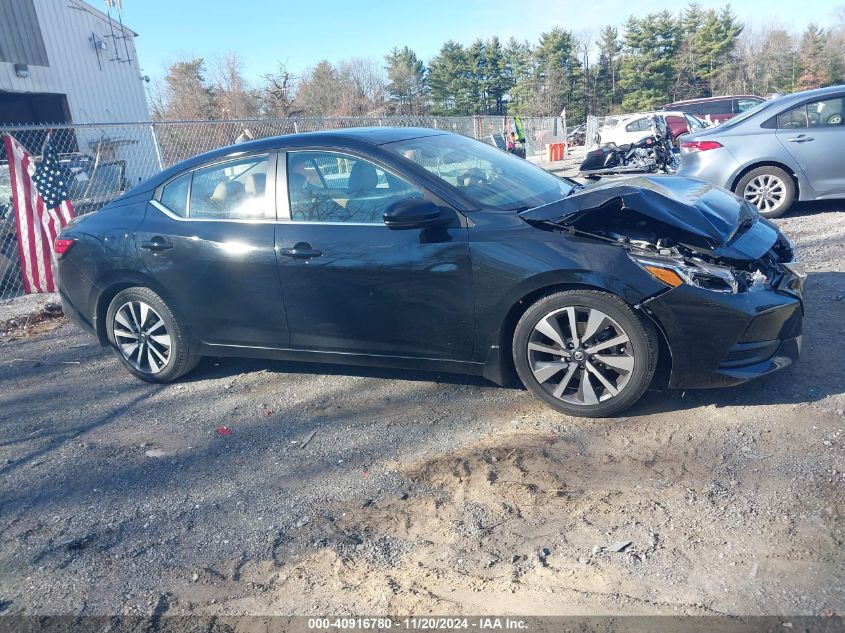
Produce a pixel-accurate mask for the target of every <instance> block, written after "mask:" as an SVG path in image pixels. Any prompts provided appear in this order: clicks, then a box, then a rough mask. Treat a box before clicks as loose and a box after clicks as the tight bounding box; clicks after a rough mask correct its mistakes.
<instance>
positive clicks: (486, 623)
mask: <svg viewBox="0 0 845 633" xmlns="http://www.w3.org/2000/svg"><path fill="white" fill-rule="evenodd" d="M308 629H309V630H312V631H332V630H345V631H366V630H370V631H387V630H405V631H453V630H454V631H456V630H473V629H475V630H478V631H520V630H521V631H524V630H527V629H528V623H527V622H526V621H525V620H522V619H519V618H504V617H478V618H463V617H458V618H449V617H419V618H415V617H411V618H401V619H396V620H394V619H392V618H385V617H381V618H376V617H374V618H365V617H346V618H309V619H308Z"/></svg>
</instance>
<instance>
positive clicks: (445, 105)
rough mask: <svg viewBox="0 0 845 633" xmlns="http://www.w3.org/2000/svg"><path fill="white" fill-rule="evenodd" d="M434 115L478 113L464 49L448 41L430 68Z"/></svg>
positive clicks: (429, 81)
mask: <svg viewBox="0 0 845 633" xmlns="http://www.w3.org/2000/svg"><path fill="white" fill-rule="evenodd" d="M428 84H429V89H430V95H431V103H432V106H431V111H432V113H434V114H441V115H447V116H448V115H454V116H458V115H468V114H473V113H474V111H475V107H474V106H475V104H474V102H473V99H472V92H473V86H472V68H471V65H470V61H469V57H468V55H467V52H466V50H465V49H464V47H463V46H461V45H460V44H458V43H457V42H455V41H454V40H449V41H447V42H446V43H445V44H443V46H442V47H441V49H440V52H439V53H438V54H437V56H436V57H435V58H434V59H432V60H431V63H430V64H429V79H428Z"/></svg>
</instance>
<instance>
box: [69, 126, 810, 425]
mask: <svg viewBox="0 0 845 633" xmlns="http://www.w3.org/2000/svg"><path fill="white" fill-rule="evenodd" d="M56 246H57V248H56V250H57V252H58V253H59V260H58V271H59V277H60V284H59V285H60V291H61V294H62V299H63V302H64V306H65V311H66V312H67V313H68V314H69V315H71V316H72V317H73V318H75V319H76V320H77V321H78V322H79V323H80V324H82V325H83V326H84V327H86V328H88V329H90V330H92V331H93V332H94V333H96V335H97V336H98V337H99V340H100V342H101V343H102V344H103V345H110V346H111V347H112V348H114V350H115V353H116V355H117V357H118V358H119V359H120V361H121V362H122V363H123V364H124V365H125V366H126V368H127V369H128V370H129V371H130V372H131V373H133V374H134V375H135V376H137V377H139V378H141V379H143V380H147V381H152V382H169V381H172V380H175V379H176V378H178V377H179V376H181V375H183V374H185V373H186V372H188V371H190V370H191V369H193V368H194V367H195V366H196V364H197V362H198V361H199V359H200V357H201V356H205V355H209V356H252V357H262V358H276V359H288V360H310V361H320V362H332V363H345V364H356V365H379V366H387V367H408V368H421V369H430V370H438V371H451V372H460V373H466V374H476V375H483V376H485V377H487V378H489V379H490V380H492V381H493V382H495V383H498V384H505V383H506V382H508V381H509V380H510V378H511V377H512V375H513V374H512V369H513V368H514V367H515V369H516V372H517V373H518V375H519V377H520V378H521V380H522V382H523V383H524V384H525V385H526V386H527V387H528V388H529V389H530V390H531V391H533V392H534V393H535V394H536V395H537V396H538V397H540V398H541V399H543V400H544V401H545V402H547V403H548V404H549V405H551V406H552V407H554V408H556V409H558V410H560V411H563V412H566V413H570V414H577V415H588V416H603V415H610V414H612V413H614V412H617V411H620V410H621V409H623V408H625V407H627V406H629V405H631V404H632V403H633V402H635V401H636V400H637V399H638V398H639V397H640V396H641V395H642V394H643V392H644V391H645V390H646V388H647V387H648V386H649V384H650V383H651V381H652V378H653V376H654V375H655V370H656V368H657V367H658V365H659V364H660V365H663V366H665V367H666V370H667V371H668V380H669V384H670V386H672V387H677V388H691V387H711V386H718V385H735V384H738V383H741V382H744V381H746V380H748V379H750V378H754V377H756V376H761V375H763V374H767V373H769V372H771V371H774V370H776V369H779V368H782V367H784V366H786V365H788V364H790V363H791V362H792V361H793V360H795V359H796V358H797V357H798V352H799V347H800V340H801V324H802V315H803V304H802V299H801V286H802V280H803V276H802V273H801V271H800V269H799V268H798V266H797V265H796V264H795V263H794V262H793V254H792V248H791V246H790V243H789V242H788V240H787V239H786V238H785V237H784V236H783V235H782V234H781V232H780V231H779V230H778V229H777V228H776V227H775V226H774V225H773V224H771V223H769V222H768V221H767V220H764V219H761V218H759V217H758V215H757V212H756V210H755V209H754V207H753V206H752V205H751V204H749V203H747V202H743V201H741V200H739V199H738V198H736V197H735V196H734V195H733V194H731V193H728V192H726V191H724V190H723V189H720V188H718V187H714V186H712V185H708V184H705V183H702V182H699V181H695V180H691V179H686V178H677V177H657V176H653V177H638V178H633V179H629V180H620V181H614V182H606V183H605V182H603V183H601V184H598V185H594V186H589V187H583V186H581V185H578V184H576V183H575V182H573V181H569V180H565V179H560V178H557V177H555V176H553V175H551V174H549V173H547V172H545V171H543V170H541V169H539V168H538V167H535V166H533V165H531V164H530V163H528V162H526V161H523V160H520V159H517V158H515V157H513V156H510V155H508V154H506V153H504V152H501V151H499V150H497V149H496V148H495V147H492V146H490V145H486V144H484V143H481V142H478V141H475V140H471V139H468V138H464V137H461V136H456V135H454V134H449V133H444V132H439V131H436V130H429V129H413V128H404V129H392V128H374V129H353V130H343V131H332V132H316V133H309V134H300V135H293V136H286V137H278V138H270V139H264V140H260V141H253V142H250V143H244V144H240V145H237V146H234V147H227V148H223V149H220V150H217V151H214V152H210V153H208V154H203V155H201V156H197V157H196V158H193V159H191V160H188V161H186V162H184V163H181V164H179V165H177V166H175V167H172V168H170V169H168V170H166V171H164V172H163V173H161V174H160V175H158V176H156V177H154V178H152V179H150V180H149V181H147V182H145V183H142V184H140V185H138V186H137V187H135V188H133V189H132V190H131V191H130V192H129V193H127V194H126V195H124V196H123V197H121V198H120V199H118V200H115V201H114V202H112V203H111V204H109V205H107V206H106V207H105V208H103V209H102V210H101V211H99V212H96V213H92V214H90V215H87V216H83V217H81V218H78V219H77V220H75V221H74V222H73V223H72V224H71V225H70V226H68V227H67V228H66V229H65V230H64V231H63V232H62V234H61V235H60V236H59V239H58V240H57V245H56Z"/></svg>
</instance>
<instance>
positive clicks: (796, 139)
mask: <svg viewBox="0 0 845 633" xmlns="http://www.w3.org/2000/svg"><path fill="white" fill-rule="evenodd" d="M843 106H845V86H832V87H830V88H820V89H818V90H807V91H805V92H797V93H795V94H791V95H786V96H783V97H779V98H777V99H774V100H772V101H764V102H763V103H761V104H760V105H758V106H757V107H755V108H752V109H751V110H748V111H746V112H743V113H742V114H740V115H739V116H737V117H735V118H733V119H731V120H729V121H727V122H725V123H723V124H722V125H720V126H718V127H715V128H708V129H706V130H704V131H702V132H698V133H696V134H692V135H689V136H685V137H683V139H682V142H681V155H682V162H681V168H680V170H679V171H678V174H679V175H681V176H690V177H692V178H699V179H701V180H706V181H707V182H712V183H714V184H717V185H719V186H721V187H725V188H726V189H730V190H731V191H733V192H734V193H736V195H738V196H740V197H742V198H745V199H746V200H749V201H750V202H752V203H753V204H754V205H755V206H756V207H757V209H758V210H759V211H760V215H763V216H765V217H767V218H776V217H779V216H781V215H783V214H784V213H785V212H786V211H787V210H788V209H789V207H790V206H791V205H792V202H793V201H794V200H796V199H797V200H823V199H833V198H845V168H843V165H845V125H843V123H842V113H843V110H845V107H843Z"/></svg>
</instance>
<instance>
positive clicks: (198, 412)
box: [0, 204, 845, 615]
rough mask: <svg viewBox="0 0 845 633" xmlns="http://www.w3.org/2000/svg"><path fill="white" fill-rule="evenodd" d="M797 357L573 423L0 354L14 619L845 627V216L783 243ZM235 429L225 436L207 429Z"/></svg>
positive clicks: (36, 354)
mask: <svg viewBox="0 0 845 633" xmlns="http://www.w3.org/2000/svg"><path fill="white" fill-rule="evenodd" d="M779 224H780V225H781V226H782V227H783V228H784V230H785V231H786V233H787V234H788V235H789V236H790V237H791V238H792V239H793V240H794V241H795V242H796V243H797V245H798V253H799V257H800V258H801V259H802V260H803V261H804V262H806V264H807V265H808V268H809V273H810V275H809V278H808V282H807V295H806V300H807V315H806V321H805V341H804V342H805V347H804V350H803V354H802V358H801V361H800V362H799V363H798V364H797V365H795V366H793V367H791V368H789V369H787V370H785V371H783V372H780V373H779V374H776V375H773V376H770V377H768V378H765V379H762V380H760V381H758V382H755V383H751V384H748V385H745V386H741V387H738V388H734V389H727V390H714V391H695V392H686V393H678V392H659V391H653V392H649V393H647V394H646V396H645V397H644V398H643V400H642V401H641V402H640V403H639V404H638V405H636V406H635V407H634V408H633V409H631V410H630V411H629V412H628V413H627V414H626V416H625V417H622V418H617V419H609V420H587V419H580V418H571V417H566V416H563V415H560V414H557V413H555V412H553V411H551V410H549V409H547V408H545V407H544V406H543V405H542V404H541V403H539V402H538V401H537V400H535V399H534V398H532V397H531V396H530V395H529V394H528V393H527V392H525V391H522V390H517V389H502V388H498V387H495V386H493V385H491V384H489V383H486V382H485V381H483V380H480V379H475V378H467V377H463V376H450V375H445V374H444V375H438V374H426V373H412V372H396V371H391V370H383V371H382V370H370V369H358V368H338V367H329V366H324V365H309V364H294V363H275V362H264V361H241V360H228V359H227V360H216V359H205V360H204V361H203V363H202V364H201V365H200V367H199V368H198V370H197V371H196V372H195V373H194V374H191V375H190V376H189V377H186V379H184V380H183V381H182V382H180V383H178V384H174V385H169V386H153V385H148V384H144V383H141V382H138V381H136V380H134V379H133V378H131V377H130V376H129V375H128V374H126V373H125V372H124V371H123V370H122V369H121V368H120V367H119V366H118V363H117V362H116V361H115V360H114V359H113V358H112V357H111V356H110V354H109V352H108V351H106V350H102V349H101V348H99V347H98V346H97V345H96V344H95V343H94V342H93V340H92V339H90V338H89V337H88V336H87V335H84V334H82V333H81V332H79V331H77V330H76V329H75V328H74V327H73V326H71V325H69V324H67V323H61V324H60V325H58V326H57V327H56V326H55V324H51V325H50V326H49V327H45V328H43V329H35V330H33V331H32V332H29V333H26V335H17V336H13V335H7V336H6V337H5V338H3V339H2V340H0V432H2V434H0V478H2V486H0V612H5V613H24V614H45V613H55V614H59V613H61V614H67V613H72V614H150V613H159V614H160V613H167V614H221V615H222V614H227V615H238V614H327V613H331V614H344V613H348V614H406V613H415V614H428V613H437V614H451V615H454V614H462V613H463V614H478V613H491V614H534V615H541V614H656V613H659V614H723V613H728V614H793V615H799V614H805V615H818V614H830V613H843V612H845V552H843V536H845V535H843V527H842V526H843V521H842V518H843V515H845V492H844V491H845V486H843V484H845V433H843V427H845V416H843V409H844V408H845V378H843V373H842V367H843V360H845V344H843V341H845V320H843V316H845V303H843V301H845V210H844V209H843V207H842V206H841V205H839V206H835V205H829V204H828V205H803V206H802V207H800V208H799V209H797V210H796V211H795V212H794V213H793V214H792V215H791V216H790V217H788V218H786V219H784V220H781V221H779ZM219 427H226V428H227V429H229V430H230V431H231V433H230V434H225V433H226V431H222V433H224V434H222V435H221V434H219V433H218V430H219Z"/></svg>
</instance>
